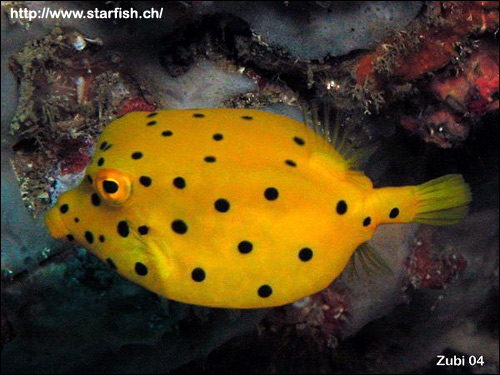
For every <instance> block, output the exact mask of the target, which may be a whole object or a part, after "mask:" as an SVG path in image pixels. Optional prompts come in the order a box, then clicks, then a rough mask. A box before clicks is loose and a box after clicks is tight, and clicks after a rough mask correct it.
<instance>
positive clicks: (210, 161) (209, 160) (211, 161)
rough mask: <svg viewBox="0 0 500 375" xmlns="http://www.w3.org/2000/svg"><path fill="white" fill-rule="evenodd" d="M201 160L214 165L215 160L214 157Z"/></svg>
mask: <svg viewBox="0 0 500 375" xmlns="http://www.w3.org/2000/svg"><path fill="white" fill-rule="evenodd" d="M203 160H205V161H206V162H207V163H215V160H216V159H215V156H206V157H205V159H203Z"/></svg>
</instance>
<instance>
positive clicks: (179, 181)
mask: <svg viewBox="0 0 500 375" xmlns="http://www.w3.org/2000/svg"><path fill="white" fill-rule="evenodd" d="M173 182H174V186H175V187H176V188H178V189H184V188H185V187H186V181H185V180H184V179H183V178H182V177H176V178H174V181H173Z"/></svg>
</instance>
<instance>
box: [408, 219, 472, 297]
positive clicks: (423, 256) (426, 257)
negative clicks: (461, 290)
mask: <svg viewBox="0 0 500 375" xmlns="http://www.w3.org/2000/svg"><path fill="white" fill-rule="evenodd" d="M434 231H435V229H434V228H427V227H426V228H423V229H422V230H421V232H420V233H419V235H418V237H417V238H416V239H415V242H414V246H413V249H412V250H411V253H410V255H409V256H408V258H407V259H406V260H405V263H404V265H405V267H406V269H407V275H408V279H409V281H410V283H411V284H412V285H413V286H414V287H415V288H428V289H443V288H444V287H445V286H446V284H448V283H449V282H450V281H451V279H452V278H453V277H455V276H457V275H458V274H459V273H460V272H462V271H463V270H465V268H466V267H467V261H466V260H465V258H464V257H463V256H462V255H458V254H454V253H450V252H449V251H448V252H447V253H445V254H442V253H441V251H440V250H439V249H436V248H435V247H433V243H434V242H433V241H432V240H431V239H432V236H433V233H434Z"/></svg>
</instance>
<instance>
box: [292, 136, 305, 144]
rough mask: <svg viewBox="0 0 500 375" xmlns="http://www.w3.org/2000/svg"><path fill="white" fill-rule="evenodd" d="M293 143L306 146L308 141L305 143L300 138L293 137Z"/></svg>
mask: <svg viewBox="0 0 500 375" xmlns="http://www.w3.org/2000/svg"><path fill="white" fill-rule="evenodd" d="M293 141H294V142H295V143H297V144H298V145H299V146H304V145H305V144H306V141H304V140H303V139H302V138H300V137H293Z"/></svg>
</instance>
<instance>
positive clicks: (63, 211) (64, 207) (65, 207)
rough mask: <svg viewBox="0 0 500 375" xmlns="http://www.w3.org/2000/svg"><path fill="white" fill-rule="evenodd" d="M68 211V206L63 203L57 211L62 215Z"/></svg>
mask: <svg viewBox="0 0 500 375" xmlns="http://www.w3.org/2000/svg"><path fill="white" fill-rule="evenodd" d="M68 210H69V206H68V205H67V204H66V203H64V204H63V205H62V206H61V207H59V211H61V213H62V214H65V213H66V212H68Z"/></svg>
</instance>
